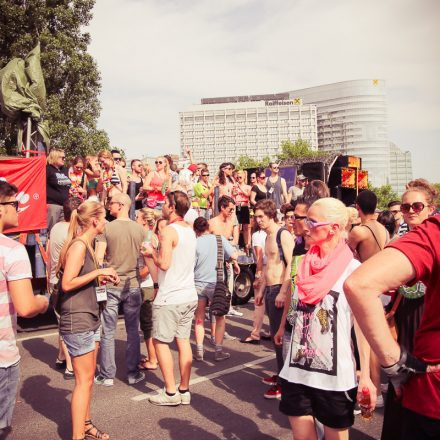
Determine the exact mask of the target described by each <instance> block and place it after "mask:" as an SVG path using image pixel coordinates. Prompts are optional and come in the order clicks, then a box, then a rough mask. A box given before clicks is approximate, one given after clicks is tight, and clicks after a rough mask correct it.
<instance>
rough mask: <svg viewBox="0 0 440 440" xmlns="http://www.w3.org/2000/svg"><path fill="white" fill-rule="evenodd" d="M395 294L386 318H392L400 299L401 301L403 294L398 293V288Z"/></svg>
mask: <svg viewBox="0 0 440 440" xmlns="http://www.w3.org/2000/svg"><path fill="white" fill-rule="evenodd" d="M396 295H397V297H396V298H395V300H394V303H393V307H392V308H391V310H390V312H389V313H388V315H387V316H388V319H390V318H392V317H393V316H394V315H395V314H396V311H397V307H399V305H400V301H402V297H403V295H401V294H400V293H399V290H397V291H396Z"/></svg>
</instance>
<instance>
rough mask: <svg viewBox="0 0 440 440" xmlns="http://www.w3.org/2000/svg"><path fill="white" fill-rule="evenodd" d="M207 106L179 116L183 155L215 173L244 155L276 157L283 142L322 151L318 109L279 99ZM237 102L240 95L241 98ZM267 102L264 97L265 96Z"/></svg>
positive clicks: (200, 106) (189, 110)
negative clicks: (302, 143)
mask: <svg viewBox="0 0 440 440" xmlns="http://www.w3.org/2000/svg"><path fill="white" fill-rule="evenodd" d="M265 97H266V98H272V99H260V100H253V101H246V100H245V101H242V102H239V101H235V102H220V103H216V102H212V103H211V102H209V103H204V102H203V101H204V100H202V104H200V105H194V106H192V107H190V108H189V109H188V110H187V111H184V112H181V113H180V114H179V116H180V146H181V150H182V153H183V152H185V150H186V149H187V148H191V149H192V151H193V154H194V159H195V160H196V161H198V162H206V163H207V164H208V166H209V168H210V169H211V171H212V172H215V171H216V170H217V169H218V167H219V165H220V164H221V163H222V162H231V161H234V160H235V159H237V158H238V157H239V156H241V155H247V156H250V157H253V158H256V159H262V158H264V157H265V156H270V157H272V158H274V157H275V156H276V155H277V154H278V153H279V152H280V145H281V143H282V142H283V141H286V140H291V141H292V142H295V141H296V140H297V139H300V138H301V139H304V140H306V141H308V142H309V143H310V145H311V147H312V148H313V149H317V148H318V135H317V119H316V106H315V105H312V104H309V105H300V101H298V100H297V101H293V100H283V99H277V97H278V95H265ZM237 98H238V97H237ZM263 98H264V97H263Z"/></svg>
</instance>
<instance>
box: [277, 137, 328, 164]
mask: <svg viewBox="0 0 440 440" xmlns="http://www.w3.org/2000/svg"><path fill="white" fill-rule="evenodd" d="M317 156H321V157H322V156H323V152H322V151H315V150H312V147H311V145H310V144H309V142H307V141H305V140H303V139H298V140H296V141H295V142H292V141H290V140H288V141H283V142H282V143H281V153H279V154H278V155H277V158H278V160H287V159H297V158H304V157H317Z"/></svg>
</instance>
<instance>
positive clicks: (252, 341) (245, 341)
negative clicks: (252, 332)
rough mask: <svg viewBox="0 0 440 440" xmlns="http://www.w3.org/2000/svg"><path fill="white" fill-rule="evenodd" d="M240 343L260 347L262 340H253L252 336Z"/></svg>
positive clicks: (241, 340)
mask: <svg viewBox="0 0 440 440" xmlns="http://www.w3.org/2000/svg"><path fill="white" fill-rule="evenodd" d="M240 342H241V343H242V344H253V345H258V344H259V343H260V340H259V339H254V338H251V337H250V336H248V337H247V338H245V339H240Z"/></svg>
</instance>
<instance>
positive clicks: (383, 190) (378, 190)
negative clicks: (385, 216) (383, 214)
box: [369, 185, 400, 209]
mask: <svg viewBox="0 0 440 440" xmlns="http://www.w3.org/2000/svg"><path fill="white" fill-rule="evenodd" d="M369 189H370V190H371V191H373V192H374V193H375V194H376V196H377V208H378V209H387V205H388V203H390V202H392V201H393V200H400V197H399V196H398V195H397V193H395V192H394V191H393V189H392V188H391V185H383V186H380V187H374V186H369Z"/></svg>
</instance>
